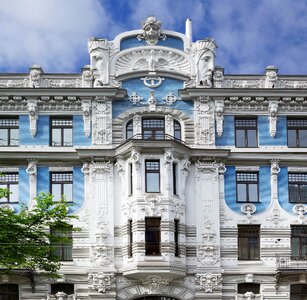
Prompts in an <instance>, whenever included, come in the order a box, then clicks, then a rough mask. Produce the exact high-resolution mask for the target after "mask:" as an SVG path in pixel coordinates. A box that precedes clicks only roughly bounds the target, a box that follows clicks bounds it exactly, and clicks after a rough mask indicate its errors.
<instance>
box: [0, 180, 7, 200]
mask: <svg viewBox="0 0 307 300" xmlns="http://www.w3.org/2000/svg"><path fill="white" fill-rule="evenodd" d="M0 179H1V176H0ZM0 188H1V189H6V188H7V184H0ZM7 201H8V198H7V197H3V198H1V199H0V202H7Z"/></svg>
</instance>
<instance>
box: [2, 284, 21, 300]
mask: <svg viewBox="0 0 307 300" xmlns="http://www.w3.org/2000/svg"><path fill="white" fill-rule="evenodd" d="M0 299H5V300H18V299H19V288H18V284H0Z"/></svg>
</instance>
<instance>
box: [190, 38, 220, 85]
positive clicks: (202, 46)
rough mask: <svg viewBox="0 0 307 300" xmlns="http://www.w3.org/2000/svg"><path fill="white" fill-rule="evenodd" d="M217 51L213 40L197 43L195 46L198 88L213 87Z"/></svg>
mask: <svg viewBox="0 0 307 300" xmlns="http://www.w3.org/2000/svg"><path fill="white" fill-rule="evenodd" d="M215 49H216V44H215V42H214V40H213V39H211V38H206V39H204V40H201V41H196V42H195V44H194V45H193V52H194V57H195V64H196V82H197V86H204V87H208V88H210V87H212V75H213V70H214V62H215Z"/></svg>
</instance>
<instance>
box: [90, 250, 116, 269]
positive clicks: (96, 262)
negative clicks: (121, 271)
mask: <svg viewBox="0 0 307 300" xmlns="http://www.w3.org/2000/svg"><path fill="white" fill-rule="evenodd" d="M111 261H112V249H111V247H110V246H108V245H107V244H103V245H94V246H92V247H91V262H92V265H93V267H104V266H107V265H108V264H109V263H110V262H111Z"/></svg>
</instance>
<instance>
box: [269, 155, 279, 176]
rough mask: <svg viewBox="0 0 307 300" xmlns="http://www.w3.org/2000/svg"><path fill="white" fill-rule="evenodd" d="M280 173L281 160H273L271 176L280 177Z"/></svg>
mask: <svg viewBox="0 0 307 300" xmlns="http://www.w3.org/2000/svg"><path fill="white" fill-rule="evenodd" d="M279 172H280V167H279V160H278V159H272V160H271V175H278V174H279Z"/></svg>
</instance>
